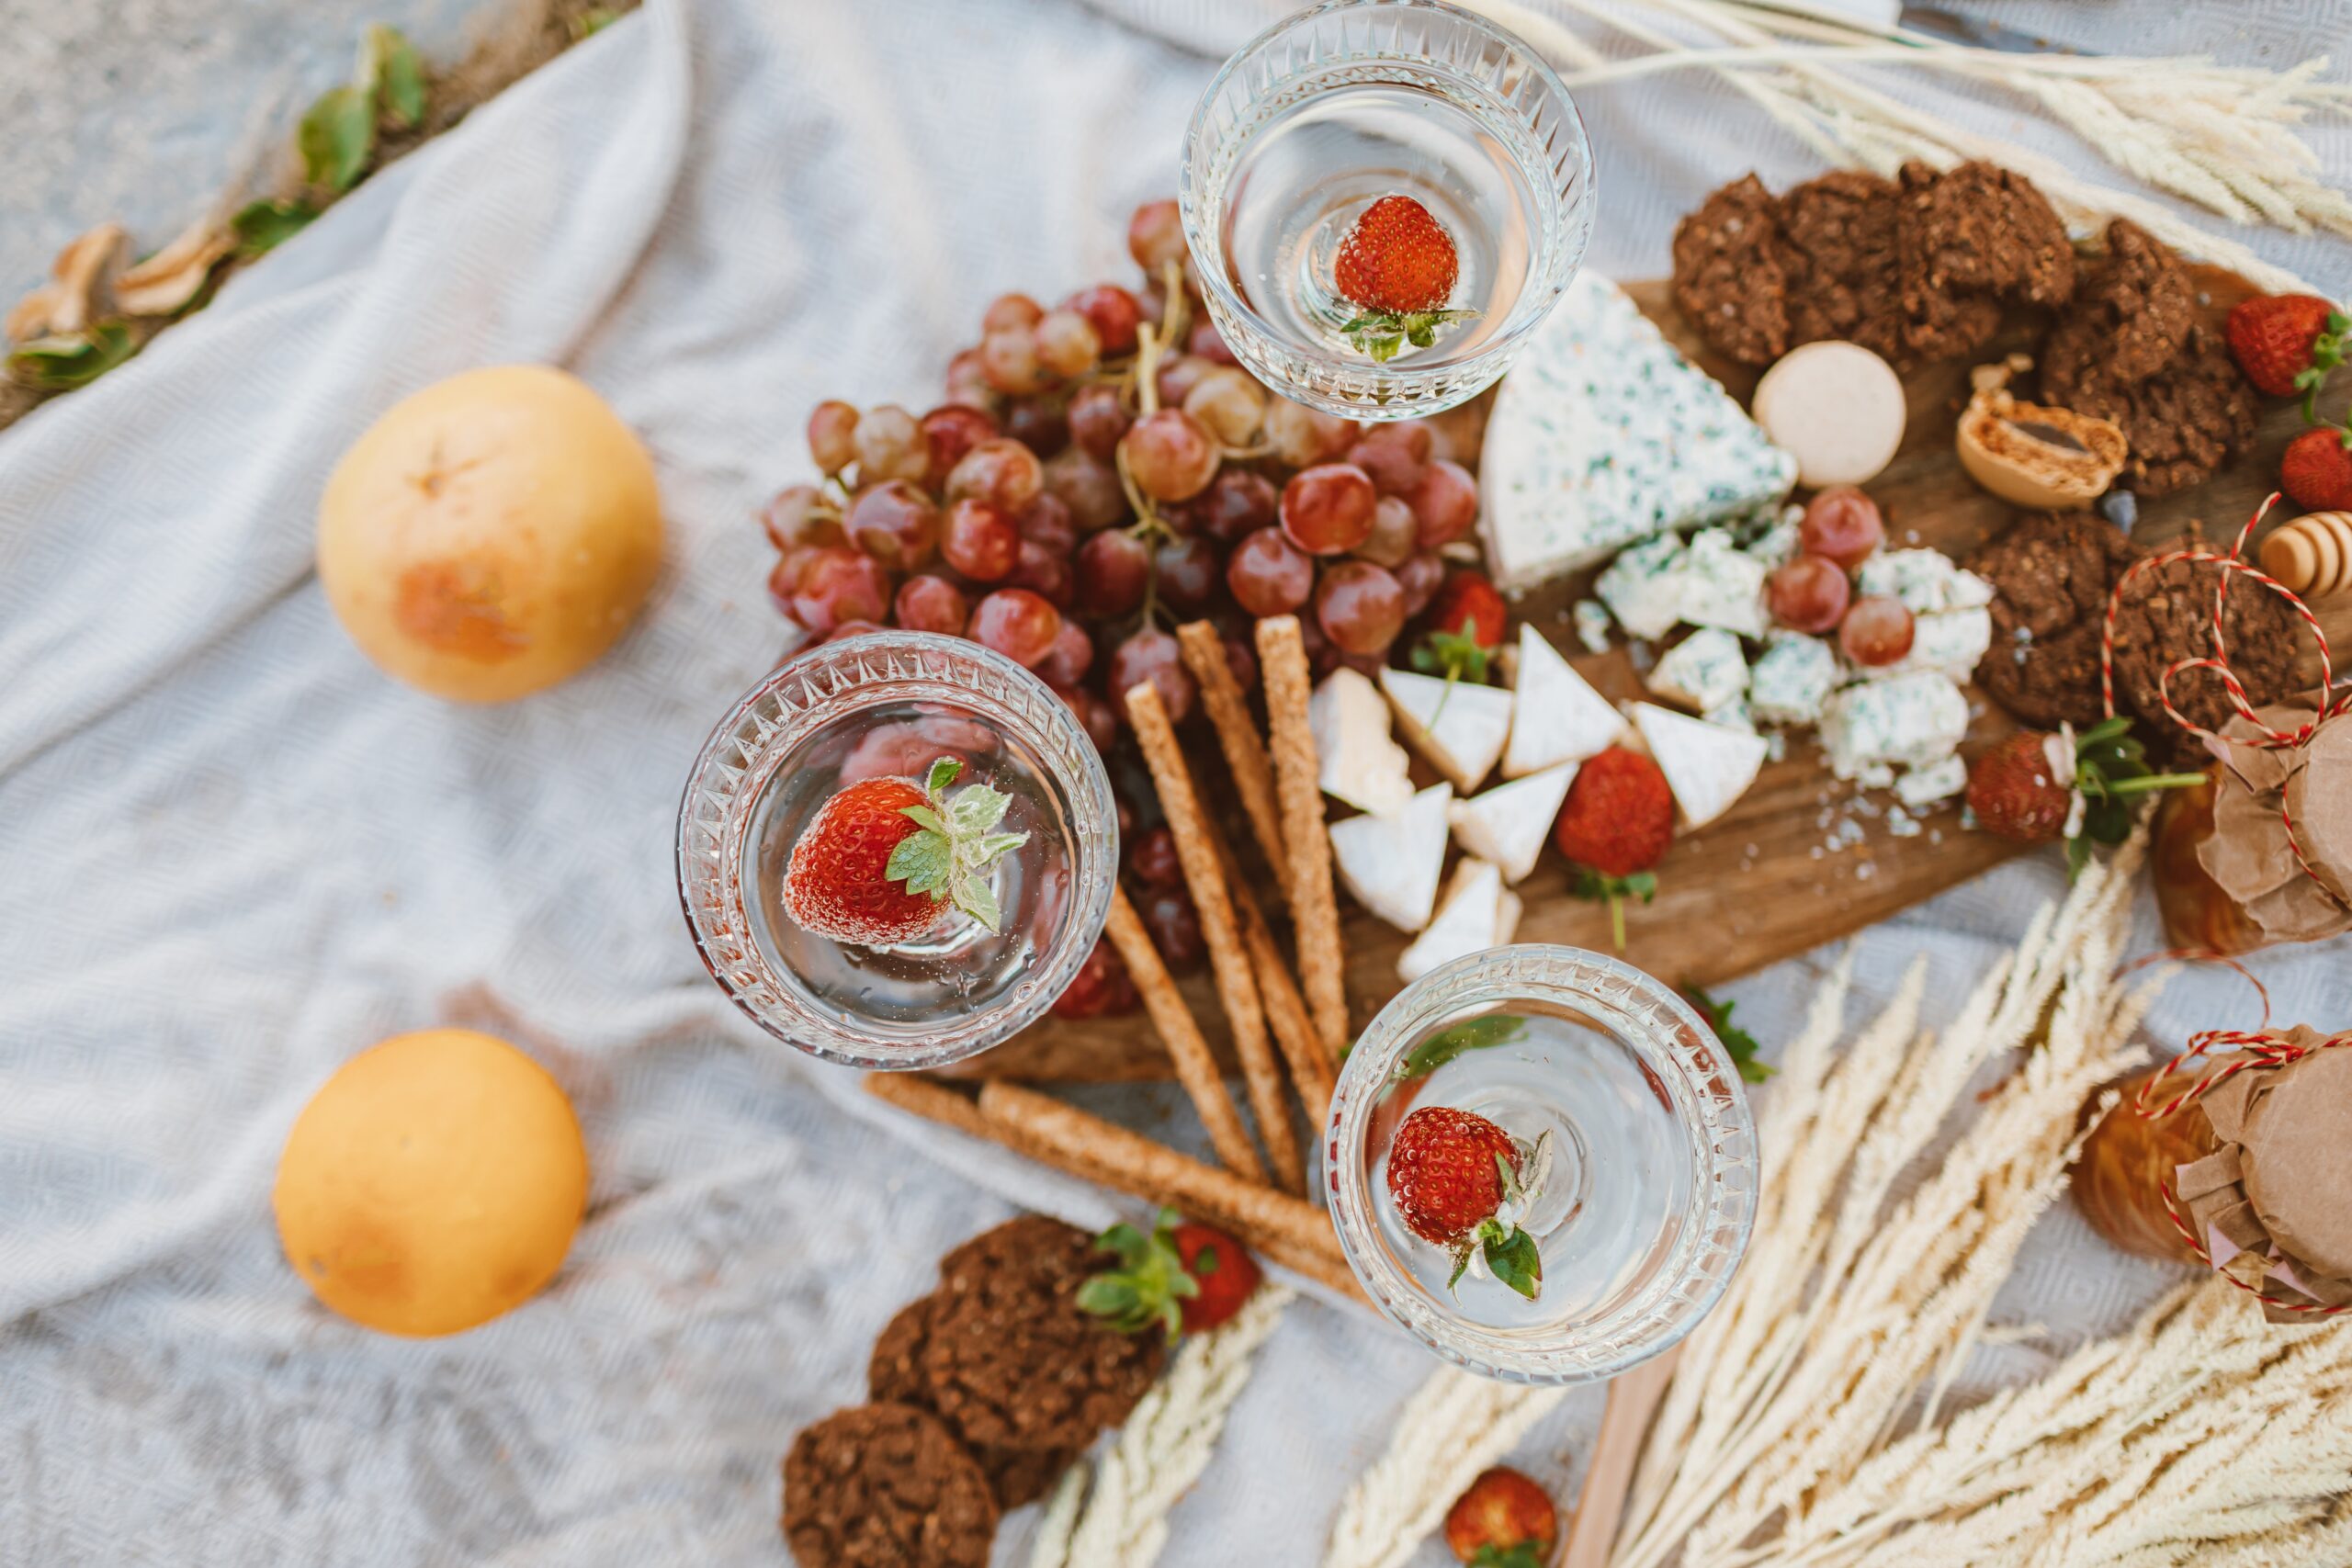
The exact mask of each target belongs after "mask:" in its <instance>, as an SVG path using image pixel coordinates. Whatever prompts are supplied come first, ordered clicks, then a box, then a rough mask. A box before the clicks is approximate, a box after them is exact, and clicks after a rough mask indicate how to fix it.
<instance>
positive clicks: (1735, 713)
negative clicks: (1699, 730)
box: [1700, 696, 1777, 761]
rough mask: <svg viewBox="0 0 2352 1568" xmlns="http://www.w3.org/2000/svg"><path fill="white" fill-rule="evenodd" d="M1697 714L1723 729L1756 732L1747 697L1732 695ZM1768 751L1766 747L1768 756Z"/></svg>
mask: <svg viewBox="0 0 2352 1568" xmlns="http://www.w3.org/2000/svg"><path fill="white" fill-rule="evenodd" d="M1700 717H1701V718H1703V719H1705V720H1706V721H1707V722H1708V723H1709V724H1713V725H1718V726H1720V727H1722V728H1724V729H1736V730H1738V731H1739V732H1740V733H1741V734H1742V735H1753V734H1755V733H1756V715H1755V714H1754V713H1752V712H1750V711H1749V709H1748V706H1747V698H1746V697H1744V696H1739V697H1734V698H1732V700H1731V701H1729V702H1727V703H1725V704H1724V705H1722V706H1721V707H1712V708H1709V709H1707V711H1706V712H1704V713H1702V714H1701V715H1700ZM1770 752H1771V749H1770V747H1767V748H1766V749H1765V753H1766V755H1767V756H1770ZM1775 760H1776V761H1777V759H1775Z"/></svg>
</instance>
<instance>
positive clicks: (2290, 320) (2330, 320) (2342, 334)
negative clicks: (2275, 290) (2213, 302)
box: [2222, 294, 2352, 422]
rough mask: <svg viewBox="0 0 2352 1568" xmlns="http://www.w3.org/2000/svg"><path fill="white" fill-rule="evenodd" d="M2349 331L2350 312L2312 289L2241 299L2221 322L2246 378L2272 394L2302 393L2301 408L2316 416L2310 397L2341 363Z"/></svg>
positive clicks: (2350, 325) (2285, 396) (2291, 395)
mask: <svg viewBox="0 0 2352 1568" xmlns="http://www.w3.org/2000/svg"><path fill="white" fill-rule="evenodd" d="M2347 333H2352V318H2347V317H2346V316H2345V314H2344V313H2343V312H2342V311H2341V310H2337V309H2336V308H2335V306H2333V305H2331V304H2329V303H2328V302H2327V301H2326V300H2324V299H2320V298H2318V297H2317V296H2315V295H2311V294H2267V295H2262V296H2259V297H2257V298H2256V299H2245V300H2241V301H2239V302H2238V303H2237V304H2236V305H2233V306H2232V307H2231V309H2230V318H2229V320H2228V321H2226V322H2225V323H2223V325H2222V336H2223V337H2225V338H2227V339H2228V340H2229V344H2230V357H2232V358H2233V359H2235V360H2236V361H2237V362H2238V368H2239V369H2241V370H2243V371H2245V378H2246V379H2247V380H2249V381H2251V382H2253V383H2254V384H2255V386H2256V387H2257V388H2259V389H2261V390H2262V391H2264V392H2267V393H2268V394H2269V395H2270V396H2272V397H2274V398H2291V397H2293V396H2294V395H2295V394H2296V393H2298V392H2301V393H2302V394H2303V397H2304V404H2303V407H2304V412H2305V414H2306V415H2307V416H2308V417H2310V418H2311V419H2312V420H2313V421H2314V422H2316V421H2317V419H2318V412H2317V410H2316V408H2315V407H2314V406H2313V404H2312V397H2313V396H2314V395H2315V394H2316V393H2317V392H2318V390H2319V385H2320V383H2321V382H2323V381H2324V380H2326V379H2327V373H2328V372H2329V371H2330V370H2333V369H2335V367H2337V366H2339V365H2341V364H2343V363H2344V340H2345V338H2346V334H2347Z"/></svg>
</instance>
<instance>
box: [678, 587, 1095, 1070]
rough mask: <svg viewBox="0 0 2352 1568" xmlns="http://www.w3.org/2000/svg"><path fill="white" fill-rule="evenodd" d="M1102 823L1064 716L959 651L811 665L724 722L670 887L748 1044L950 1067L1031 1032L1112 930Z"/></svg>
mask: <svg viewBox="0 0 2352 1568" xmlns="http://www.w3.org/2000/svg"><path fill="white" fill-rule="evenodd" d="M1117 860H1118V826H1117V807H1116V806H1115V804H1114V801H1113V798H1112V795H1111V784H1110V780H1109V778H1108V776H1107V775H1106V774H1105V773H1103V762H1102V758H1101V756H1100V754H1099V753H1098V752H1097V751H1096V750H1095V748H1094V745H1093V743H1092V742H1091V740H1090V739H1088V737H1087V732H1086V730H1085V728H1084V727H1083V725H1082V724H1081V722H1080V718H1079V716H1078V715H1077V714H1076V713H1075V712H1074V711H1073V710H1072V709H1071V707H1070V706H1069V705H1068V704H1067V703H1065V702H1064V701H1063V700H1062V699H1061V698H1059V697H1058V696H1057V695H1055V694H1054V692H1053V691H1052V689H1051V688H1050V687H1048V686H1047V685H1046V683H1045V682H1043V681H1041V680H1039V679H1038V678H1037V677H1036V676H1035V675H1034V674H1032V673H1031V672H1030V671H1028V670H1026V669H1024V668H1023V667H1022V666H1021V665H1020V664H1018V663H1016V662H1014V661H1013V660H1011V659H1009V658H1007V657H1005V656H1004V655H1003V654H1001V653H999V652H997V651H995V650H994V649H992V648H988V647H983V646H982V645H981V644H979V643H978V642H974V641H968V640H965V639H963V638H960V637H942V636H938V635H934V634H932V633H927V632H915V631H905V630H896V631H887V632H874V633H869V634H866V635H863V636H854V637H846V638H842V639H840V640H834V641H829V642H825V643H823V644H821V645H819V646H816V647H812V648H810V649H807V650H805V651H803V652H801V653H799V654H797V655H796V656H795V657H793V658H791V659H790V660H786V662H785V663H784V664H783V665H781V666H780V667H778V668H777V669H776V670H775V671H774V672H773V673H772V674H770V675H769V676H768V678H767V679H766V680H764V681H763V682H760V684H759V685H757V686H755V687H753V688H752V691H751V692H750V693H748V694H746V695H745V696H744V697H743V698H742V700H741V702H739V703H737V704H736V705H735V706H734V708H733V709H732V710H731V711H730V712H729V714H728V716H726V717H725V718H724V719H722V720H720V721H719V724H718V728H716V729H715V730H713V731H712V733H711V736H710V739H709V740H708V741H707V742H706V743H705V744H704V747H703V750H702V754H701V755H700V756H699V757H698V758H696V760H695V768H694V773H693V774H692V776H691V778H690V779H689V780H688V783H687V785H686V792H685V798H684V802H683V803H682V805H681V807H680V809H679V817H678V840H677V863H678V889H679V896H680V898H681V900H682V901H683V902H684V906H685V913H686V921H687V924H688V926H689V927H690V928H691V929H692V930H693V932H694V937H695V945H696V946H697V947H698V948H699V949H700V950H701V953H702V955H703V960H704V962H705V964H707V965H708V966H709V969H710V972H711V975H712V976H713V977H715V978H716V979H717V980H718V983H719V985H720V986H721V987H724V988H725V989H726V991H727V992H728V994H729V996H730V997H731V998H734V1000H735V1003H736V1005H737V1006H739V1007H741V1009H742V1010H744V1011H745V1012H746V1013H748V1014H749V1015H750V1016H751V1017H752V1019H753V1020H754V1021H757V1022H758V1023H759V1024H760V1025H761V1026H762V1027H763V1028H764V1029H766V1030H767V1031H768V1032H770V1033H772V1034H774V1035H775V1036H776V1037H777V1038H779V1039H781V1040H784V1041H786V1043H790V1044H792V1045H795V1046H797V1047H798V1048H799V1049H801V1050H804V1051H807V1052H809V1053H810V1054H811V1055H818V1056H822V1057H825V1058H827V1059H829V1060H831V1061H838V1062H844V1063H848V1064H850V1065H852V1066H863V1067H927V1066H941V1065H943V1064H944V1063H948V1062H954V1061H958V1060H961V1059H962V1058H964V1057H966V1056H969V1055H974V1054H975V1053H977V1052H979V1051H983V1050H986V1049H987V1048H988V1047H989V1046H990V1045H993V1044H996V1043H998V1042H1000V1041H1001V1040H1003V1039H1005V1038H1007V1037H1008V1036H1010V1035H1012V1034H1013V1033H1014V1032H1017V1031H1019V1030H1020V1029H1022V1028H1023V1027H1024V1026H1025V1025H1027V1024H1029V1023H1030V1022H1032V1021H1035V1019H1037V1018H1038V1017H1039V1016H1040V1015H1042V1014H1043V1013H1044V1012H1045V1011H1046V1009H1047V1008H1049V1007H1050V1006H1052V1005H1053V1002H1054V1000H1055V998H1057V997H1058V996H1059V995H1060V994H1061V992H1062V991H1063V989H1064V988H1065V987H1068V986H1069V984H1070V983H1071V981H1072V980H1073V979H1074V978H1075V977H1076V976H1078V975H1079V973H1080V969H1081V968H1082V967H1083V966H1084V965H1085V964H1086V962H1087V958H1088V955H1089V953H1091V951H1092V949H1093V947H1094V943H1095V939H1096V938H1097V937H1098V936H1099V935H1100V934H1101V932H1102V930H1103V918H1104V916H1105V915H1106V914H1107V913H1108V911H1109V908H1110V903H1111V893H1112V888H1113V885H1114V877H1115V874H1116V867H1117Z"/></svg>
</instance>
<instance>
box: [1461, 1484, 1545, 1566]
mask: <svg viewBox="0 0 2352 1568" xmlns="http://www.w3.org/2000/svg"><path fill="white" fill-rule="evenodd" d="M1559 1538H1560V1510H1559V1508H1558V1507H1557V1506H1555V1504H1554V1503H1553V1501H1552V1495H1551V1494H1550V1493H1548V1492H1546V1491H1544V1488H1543V1487H1541V1486H1539V1485H1537V1484H1536V1483H1535V1482H1534V1480H1533V1479H1532V1478H1531V1477H1530V1476H1527V1475H1525V1474H1523V1473H1521V1472H1519V1471H1516V1470H1513V1469H1511V1468H1510V1466H1508V1465H1499V1464H1498V1465H1496V1466H1495V1467H1493V1468H1492V1469H1490V1470H1486V1471H1482V1472H1479V1475H1478V1478H1477V1479H1476V1481H1473V1482H1472V1483H1470V1485H1469V1487H1468V1489H1467V1490H1465V1491H1464V1493H1463V1494H1462V1495H1461V1496H1459V1497H1457V1498H1455V1499H1454V1500H1453V1507H1451V1508H1448V1509H1447V1510H1446V1511H1445V1544H1446V1546H1447V1547H1448V1548H1449V1549H1450V1550H1451V1551H1453V1555H1454V1557H1455V1558H1456V1559H1458V1560H1459V1561H1461V1562H1467V1563H1469V1564H1470V1568H1544V1565H1545V1564H1546V1563H1548V1562H1551V1561H1552V1548H1553V1547H1554V1545H1555V1544H1556V1543H1557V1541H1558V1540H1559Z"/></svg>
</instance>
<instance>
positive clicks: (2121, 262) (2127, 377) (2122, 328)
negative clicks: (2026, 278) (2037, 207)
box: [2041, 218, 2197, 384]
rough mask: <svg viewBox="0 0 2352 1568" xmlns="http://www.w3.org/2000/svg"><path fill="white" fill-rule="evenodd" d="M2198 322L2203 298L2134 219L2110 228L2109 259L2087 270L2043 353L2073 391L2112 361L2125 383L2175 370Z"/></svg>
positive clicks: (2158, 242) (2162, 245) (2182, 269)
mask: <svg viewBox="0 0 2352 1568" xmlns="http://www.w3.org/2000/svg"><path fill="white" fill-rule="evenodd" d="M2196 321H2197V290H2196V288H2195V287H2194V286H2193V285H2191V284H2190V282H2189V281H2188V269H2187V268H2186V267H2184V266H2182V265H2180V258H2179V257H2177V256H2176V255H2174V254H2173V253H2172V247H2171V246H2169V245H2167V244H2165V243H2164V242H2163V241H2162V240H2159V239H2157V238H2156V237H2155V236H2154V234H2151V233H2149V232H2148V231H2146V230H2145V229H2143V228H2141V227H2140V226H2139V225H2138V224H2137V223H2134V222H2132V221H2131V220H2130V219H2128V218H2119V219H2117V220H2115V221H2113V222H2112V223H2109V225H2108V226H2107V254H2106V255H2105V256H2103V257H2102V258H2100V260H2099V261H2098V262H2097V263H2096V264H2094V265H2091V266H2089V267H2087V268H2086V269H2085V270H2084V273H2083V276H2082V282H2081V285H2080V287H2078V288H2076V289H2075V299H2074V303H2073V304H2071V305H2070V306H2068V307H2067V309H2066V313H2065V315H2064V317H2063V318H2061V319H2060V321H2059V322H2058V324H2057V325H2056V326H2055V327H2053V328H2052V329H2051V333H2050V341H2049V342H2048V343H2046V344H2043V345H2042V350H2041V362H2042V364H2043V366H2044V367H2052V366H2056V367H2063V368H2060V369H2058V370H2057V371H2055V372H2054V374H2055V375H2056V377H2057V378H2058V379H2060V380H2063V381H2065V382H2067V383H2069V384H2075V383H2078V382H2079V381H2080V380H2081V378H2082V376H2083V374H2084V372H2085V371H2086V369H2087V367H2090V366H2092V365H2094V364H2097V363H2098V362H2099V361H2101V360H2104V361H2105V362H2106V364H2107V368H2108V371H2109V374H2111V375H2112V376H2113V378H2115V379H2116V380H2117V381H2118V382H2120V383H2132V382H2139V381H2144V380H2146V379H2147V378H2149V377H2151V376H2154V375H2155V374H2156V373H2157V372H2158V371H2161V370H2163V369H2164V368H2165V367H2166V366H2168V365H2170V364H2171V363H2172V362H2173V357H2174V355H2177V354H2178V353H2179V352H2180V349H2181V345H2182V344H2185V343H2187V342H2188V329H2189V328H2190V327H2191V326H2192V325H2194V324H2195V323H2196Z"/></svg>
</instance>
